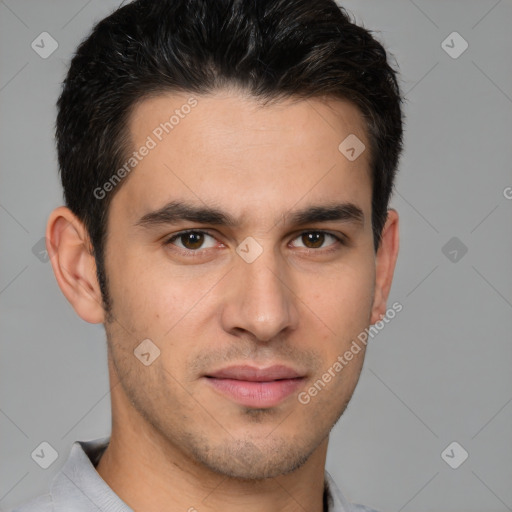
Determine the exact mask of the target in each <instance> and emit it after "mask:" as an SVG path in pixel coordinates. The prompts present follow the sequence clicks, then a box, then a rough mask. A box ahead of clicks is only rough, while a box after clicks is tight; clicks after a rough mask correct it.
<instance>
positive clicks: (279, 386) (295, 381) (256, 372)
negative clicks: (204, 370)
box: [204, 365, 306, 408]
mask: <svg viewBox="0 0 512 512" xmlns="http://www.w3.org/2000/svg"><path fill="white" fill-rule="evenodd" d="M204 379H205V381H206V383H207V384H209V385H210V386H212V387H213V388H214V389H215V390H216V391H217V392H220V393H221V394H222V395H224V396H227V397H228V398H230V399H231V400H233V401H235V402H237V403H239V404H240V405H244V406H246V407H256V408H268V407H275V406H276V405H278V404H280V403H281V402H282V401H284V400H285V399H286V398H288V397H289V396H290V395H291V394H292V393H294V392H296V391H298V389H299V388H300V387H302V386H303V384H304V381H305V380H306V377H305V375H304V374H303V373H300V372H299V371H297V370H294V369H293V368H290V367H288V366H284V365H274V366H270V367H268V368H261V369H260V368H256V367H253V366H230V367H228V368H223V369H221V370H218V371H216V372H213V373H211V374H208V375H205V376H204Z"/></svg>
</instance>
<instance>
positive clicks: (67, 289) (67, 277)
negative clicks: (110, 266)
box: [46, 206, 104, 324]
mask: <svg viewBox="0 0 512 512" xmlns="http://www.w3.org/2000/svg"><path fill="white" fill-rule="evenodd" d="M46 250H47V251H48V255H49V257H50V261H51V263H52V267H53V272H54V274H55V277H56V279H57V283H58V284H59V287H60V289H61V290H62V293H63V294H64V296H65V297H66V299H68V301H69V302H70V304H71V305H72V306H73V308H74V309H75V311H76V312H77V313H78V316H80V317H81V318H82V319H83V320H85V321H86V322H89V323H92V324H97V323H102V322H103V321H104V309H103V306H102V299H101V292H100V287H99V283H98V280H97V278H96V262H95V260H94V256H93V253H92V245H91V243H90V240H89V236H88V233H87V230H86V229H85V226H84V225H83V224H82V222H81V221H80V220H79V219H78V218H77V217H76V216H75V215H74V214H73V212H72V211H71V210H70V209H69V208H66V207H65V206H60V207H58V208H56V209H55V210H53V212H52V213H51V214H50V217H49V218H48V223H47V226H46Z"/></svg>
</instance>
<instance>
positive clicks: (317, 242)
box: [302, 231, 325, 249]
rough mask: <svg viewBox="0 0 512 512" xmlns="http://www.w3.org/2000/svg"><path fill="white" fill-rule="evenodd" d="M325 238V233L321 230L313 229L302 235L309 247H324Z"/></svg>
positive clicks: (303, 240)
mask: <svg viewBox="0 0 512 512" xmlns="http://www.w3.org/2000/svg"><path fill="white" fill-rule="evenodd" d="M324 240H325V234H324V233H321V232H319V231H312V232H310V233H304V234H303V235H302V242H303V243H304V245H305V246H306V247H308V248H309V249H318V248H319V247H322V244H323V243H324Z"/></svg>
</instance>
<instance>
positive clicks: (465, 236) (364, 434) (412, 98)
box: [0, 0, 512, 512]
mask: <svg viewBox="0 0 512 512" xmlns="http://www.w3.org/2000/svg"><path fill="white" fill-rule="evenodd" d="M117 4H118V2H117V1H112V0H110V1H99V0H89V1H83V0H81V1H78V0H66V1H64V0H60V1H48V0H37V1H36V0H31V1H23V0H21V1H15V0H2V1H0V59H1V60H0V73H1V74H0V106H1V122H0V151H1V156H2V157H1V160H0V161H1V180H2V181H1V188H0V230H1V241H2V242H1V246H0V251H1V252H0V257H1V267H0V269H1V270H0V272H1V274H0V301H1V333H2V338H1V350H2V352H1V356H2V357H1V358H0V378H1V386H0V405H1V409H0V428H1V432H2V435H1V436H0V460H1V468H0V506H1V507H2V508H3V509H8V508H10V507H11V506H14V505H15V504H17V503H19V502H21V501H25V500H26V499H28V498H30V497H33V496H35V495H38V494H40V493H42V492H43V491H44V490H45V489H46V488H47V486H48V485H49V482H50V480H51V478H52V477H53V475H54V474H55V473H56V472H57V470H58V469H59V468H60V466H61V465H62V464H63V463H64V460H65V458H66V457H67V455H68V452H69V449H70V447H71V444H72V442H73V441H75V440H77V439H79V440H86V439H93V438H96V437H102V436H104V435H108V434H109V433H110V402H109V398H110V396H109V390H108V377H107V364H106V346H105V337H104V331H103V327H102V326H101V325H100V326H98V325H90V324H87V323H86V322H84V321H82V320H81V319H80V318H79V317H78V316H76V314H75V313H74V311H73V310H72V308H71V306H70V305H69V304H68V302H67V301H66V299H65V298H64V296H63V295H62V294H61V292H60V290H59V288H58V286H57V283H56V281H55V279H54V276H53V272H52V269H51V266H50V263H48V262H46V263H45V262H43V261H40V259H38V258H37V257H36V256H35V255H34V254H33V251H32V248H33V246H34V245H35V244H37V242H38V241H39V240H40V239H41V237H43V235H44V230H45V225H46V220H47V218H48V215H49V213H50V211H51V210H52V209H53V208H54V207H56V206H57V205H59V204H62V193H61V189H60V185H59V182H58V175H57V164H56V155H55V150H54V142H53V126H54V120H55V106H54V105H55V101H56V99H57V95H58V92H59V89H60V82H61V81H62V79H63V78H64V74H65V71H66V69H67V65H68V62H69V59H70V57H71V55H72V53H73V51H74V50H75V48H76V45H77V44H78V42H79V41H80V40H81V39H82V38H83V37H84V36H85V35H86V34H87V33H88V32H89V30H90V28H91V27H92V24H93V22H94V21H97V20H99V19H100V18H102V17H104V16H105V15H107V14H108V13H109V12H110V11H111V10H112V9H113V8H114V7H115V6H116V5H117ZM343 5H344V6H346V7H347V8H348V9H349V11H350V12H351V13H352V14H353V15H354V16H355V17H356V19H357V21H358V22H359V23H362V24H364V26H365V27H366V28H369V29H371V30H374V31H375V33H376V36H377V37H378V38H379V39H380V40H381V41H382V42H383V43H384V44H385V46H386V48H387V49H388V50H389V51H390V52H391V53H392V54H393V55H394V56H395V57H396V60H397V61H398V63H399V66H400V72H401V79H402V87H403V90H404V92H405V93H406V98H407V103H406V105H405V114H406V116H407V120H406V134H405V145H406V149H405V153H404V156H403V159H402V161H401V166H400V174H399V177H398V181H397V192H396V194H395V196H394V198H393V200H392V206H393V207H395V208H396V209H397V210H398V211H399V213H400V214H401V252H400V256H399V259H398V265H397V270H396V275H395V281H394V284H393V288H392V291H391V297H390V300H389V305H391V304H392V303H393V302H394V301H399V302H401V303H402V304H403V310H402V312H401V313H399V314H398V315H397V317H396V318H395V319H394V320H393V321H392V322H391V323H389V324H388V325H386V327H385V328H384V329H383V330H382V331H381V332H380V333H379V335H378V336H376V337H375V338H373V339H372V340H371V342H370V344H369V350H368V352H367V359H366V362H365V366H364V369H363V372H362V375H361V380H360V382H359V384H358V387H357V389H356V392H355V394H354V397H353V400H352V402H351V403H350V405H349V407H348V409H347V411H346V412H345V414H344V415H343V417H342V419H341V420H340V422H339V423H338V425H337V426H336V427H335V429H334V430H333V432H332V436H331V441H330V447H329V454H328V460H327V469H328V470H329V471H330V473H331V474H332V475H333V477H334V478H335V480H336V481H337V482H338V484H339V485H340V487H341V489H342V490H343V492H344V493H345V494H346V496H347V497H348V498H349V499H350V500H352V501H355V502H359V503H364V504H366V505H368V506H372V507H374V508H377V509H379V510H381V511H382V512H391V511H397V512H398V511H402V510H403V511H405V512H407V511H413V510H414V511H436V512H440V511H450V512H452V511H453V512H455V511H467V512H470V511H471V512H473V511H474V512H483V511H485V512H491V511H493V512H494V511H496V512H498V511H505V510H512V485H511V483H512V435H511V434H512V428H511V427H512V421H511V420H512V404H511V401H512V386H511V383H512V372H511V370H510V367H511V363H512V344H511V343H510V341H511V339H510V337H511V336H510V333H511V332H512V329H511V328H512V315H511V312H512V311H511V308H512V291H511V290H512V271H511V266H510V258H511V255H512V250H511V249H512V232H511V229H510V224H511V223H510V221H511V216H510V214H511V209H512V200H510V199H507V197H506V193H504V191H505V192H506V190H507V187H510V186H512V175H511V172H510V168H511V162H512V140H511V135H512V126H511V124H512V80H511V78H512V62H511V60H512V31H511V30H510V26H511V22H512V2H511V1H510V0H500V1H498V0H473V1H470V0H466V1H455V0H451V1H446V0H444V1H441V0H439V1H427V0H414V2H413V1H412V0H365V1H364V2H357V1H345V2H343ZM43 31H46V32H49V33H50V34H51V35H52V36H53V37H54V38H55V39H56V40H57V41H58V45H59V46H58V49H57V50H56V51H55V52H54V53H53V54H52V55H51V56H50V57H48V58H46V59H43V58H41V57H40V56H39V55H38V54H37V53H36V52H35V51H34V50H33V49H32V48H31V42H32V41H33V40H35V39H36V37H37V36H38V35H39V34H40V33H41V32H43ZM454 31H456V32H458V33H459V34H460V35H461V36H462V37H463V38H464V39H465V40H466V41H467V43H468V44H469V47H468V49H467V50H466V51H465V52H464V53H462V55H460V56H459V57H458V58H452V57H450V56H449V55H448V54H447V53H446V51H445V50H444V49H443V47H442V42H443V41H444V40H445V39H446V38H447V36H448V35H449V34H451V33H452V32H454ZM460 42H461V41H460V40H454V42H453V43H452V42H451V40H450V39H448V42H447V43H445V44H449V45H450V46H453V47H454V48H453V49H452V51H457V50H459V49H460V48H461V46H460ZM511 195H512V194H510V195H509V197H510V196H511ZM452 237H457V239H458V240H456V241H455V242H452V243H455V244H456V245H455V246H454V247H456V249H457V251H458V253H457V261H451V259H454V257H455V256H454V253H452V255H449V254H448V250H447V249H445V250H444V252H443V247H444V246H445V244H446V243H447V242H448V241H449V240H450V239H451V238H452ZM461 244H464V246H466V247H467V249H468V251H467V253H466V254H464V255H463V257H462V258H461V257H460V256H461V255H462V252H461V250H460V248H461V247H462V245H461ZM457 246H458V247H457ZM452 249H453V248H452V247H451V246H449V250H452ZM445 253H447V254H448V256H450V257H447V256H446V255H445ZM450 258H451V259H450ZM42 441H47V442H49V443H50V444H51V445H52V446H53V447H55V449H56V450H57V451H58V453H59V458H58V459H57V460H56V461H55V463H54V464H53V465H52V466H50V467H49V468H48V469H46V470H44V469H41V468H40V467H39V466H38V465H37V464H36V463H35V462H34V461H33V460H32V458H31V453H32V452H33V450H34V449H35V448H36V447H37V446H38V445H39V444H40V443H41V442H42ZM452 441H457V442H458V443H459V444H460V445H461V446H462V447H463V448H464V449H465V450H466V451H467V452H468V453H469V457H468V459H467V460H466V461H465V462H464V463H463V464H462V465H461V466H460V467H459V468H458V469H452V468H451V467H450V466H448V464H447V463H446V462H445V461H444V460H443V459H442V458H441V452H442V451H443V450H444V449H445V448H446V447H447V446H448V445H449V444H450V443H451V442H452ZM453 453H455V458H456V457H458V454H457V453H458V452H457V453H456V452H453ZM452 458H453V457H452Z"/></svg>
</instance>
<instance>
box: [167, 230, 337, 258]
mask: <svg viewBox="0 0 512 512" xmlns="http://www.w3.org/2000/svg"><path fill="white" fill-rule="evenodd" d="M188 233H199V234H203V235H208V236H210V237H212V238H215V237H214V236H213V235H212V234H211V233H209V232H208V231H204V230H200V229H187V230H185V231H180V232H179V233H176V234H174V235H172V236H171V237H170V238H167V239H166V240H165V241H164V243H163V244H164V245H174V244H173V242H174V241H175V240H177V239H178V238H180V237H181V236H183V235H186V234H188ZM307 233H321V234H323V235H329V236H332V237H333V238H334V239H335V240H336V242H335V243H333V244H331V246H333V247H330V248H329V249H311V248H308V247H304V248H301V249H302V252H305V253H306V254H313V253H316V254H329V253H331V252H334V251H337V250H338V249H339V245H342V246H344V245H347V243H346V241H345V239H344V238H343V237H340V236H337V235H335V234H333V233H330V232H328V231H323V230H321V229H317V230H308V231H302V232H301V233H299V234H298V235H297V236H296V237H295V238H294V239H293V240H296V239H297V238H299V237H301V236H302V235H305V234H307ZM175 248H176V251H177V252H179V253H181V254H184V255H185V256H189V257H196V256H201V255H202V254H203V253H204V251H208V250H209V249H213V247H208V248H207V249H197V250H195V251H193V250H191V249H182V248H181V247H177V246H175Z"/></svg>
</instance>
